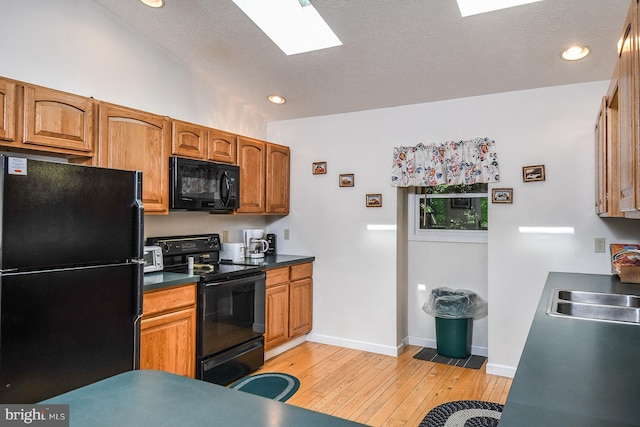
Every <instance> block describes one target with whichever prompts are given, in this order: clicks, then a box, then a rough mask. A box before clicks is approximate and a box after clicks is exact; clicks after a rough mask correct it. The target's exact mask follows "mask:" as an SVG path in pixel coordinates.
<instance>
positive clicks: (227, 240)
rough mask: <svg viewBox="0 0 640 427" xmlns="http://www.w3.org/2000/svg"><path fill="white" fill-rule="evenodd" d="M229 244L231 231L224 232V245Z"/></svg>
mask: <svg viewBox="0 0 640 427" xmlns="http://www.w3.org/2000/svg"><path fill="white" fill-rule="evenodd" d="M227 242H229V230H224V231H223V232H222V243H227Z"/></svg>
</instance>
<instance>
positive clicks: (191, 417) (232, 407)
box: [41, 370, 363, 427]
mask: <svg viewBox="0 0 640 427" xmlns="http://www.w3.org/2000/svg"><path fill="white" fill-rule="evenodd" d="M41 403H43V404H68V405H69V418H70V426H71V427H85V426H92V427H103V426H104V427H113V426H135V427H147V426H149V427H160V426H169V427H175V426H189V427H199V426H217V427H225V426H228V427H238V426H271V427H285V426H286V427H290V426H305V427H326V426H336V427H355V426H362V425H363V424H358V423H355V422H352V421H348V420H345V419H342V418H337V417H333V416H331V415H325V414H321V413H319V412H314V411H310V410H308V409H303V408H299V407H297V406H293V405H288V404H286V403H282V402H278V401H275V400H271V399H267V398H264V397H259V396H254V395H252V394H249V393H245V392H243V391H238V390H232V389H229V388H227V387H223V386H219V385H216V384H211V383H207V382H204V381H199V380H193V379H190V378H186V377H181V376H179V375H174V374H169V373H166V372H160V371H151V370H144V371H130V372H125V373H123V374H119V375H116V376H113V377H111V378H107V379H105V380H102V381H98V382H96V383H93V384H90V385H88V386H85V387H81V388H79V389H76V390H73V391H70V392H68V393H64V394H61V395H59V396H56V397H54V398H52V399H48V400H46V401H44V402H41Z"/></svg>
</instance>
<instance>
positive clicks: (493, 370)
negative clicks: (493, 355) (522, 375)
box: [487, 363, 516, 378]
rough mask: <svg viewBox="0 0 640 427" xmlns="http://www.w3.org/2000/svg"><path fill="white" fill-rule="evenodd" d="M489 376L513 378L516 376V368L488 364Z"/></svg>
mask: <svg viewBox="0 0 640 427" xmlns="http://www.w3.org/2000/svg"><path fill="white" fill-rule="evenodd" d="M487 374H491V375H499V376H501V377H509V378H513V377H514V376H515V375H516V368H514V367H513V366H505V365H497V364H495V363H487Z"/></svg>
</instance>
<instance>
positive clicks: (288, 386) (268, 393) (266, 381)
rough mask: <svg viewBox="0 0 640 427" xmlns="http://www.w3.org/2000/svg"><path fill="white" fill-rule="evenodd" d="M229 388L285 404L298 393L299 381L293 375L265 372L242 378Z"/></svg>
mask: <svg viewBox="0 0 640 427" xmlns="http://www.w3.org/2000/svg"><path fill="white" fill-rule="evenodd" d="M229 388H232V389H235V390H240V391H244V392H246V393H251V394H256V395H258V396H262V397H267V398H269V399H273V400H278V401H280V402H285V401H287V400H288V399H289V398H290V397H291V396H293V395H294V393H295V392H296V391H298V388H300V381H299V380H298V379H297V378H296V377H294V376H293V375H289V374H283V373H280V372H266V373H264V374H256V375H250V376H248V377H244V378H242V379H240V380H238V381H236V382H235V383H233V384H231V385H230V386H229Z"/></svg>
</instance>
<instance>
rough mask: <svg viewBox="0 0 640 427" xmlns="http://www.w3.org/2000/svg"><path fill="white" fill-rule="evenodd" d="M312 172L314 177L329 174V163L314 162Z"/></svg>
mask: <svg viewBox="0 0 640 427" xmlns="http://www.w3.org/2000/svg"><path fill="white" fill-rule="evenodd" d="M312 171H313V174H314V175H320V174H325V173H327V162H313V167H312Z"/></svg>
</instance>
